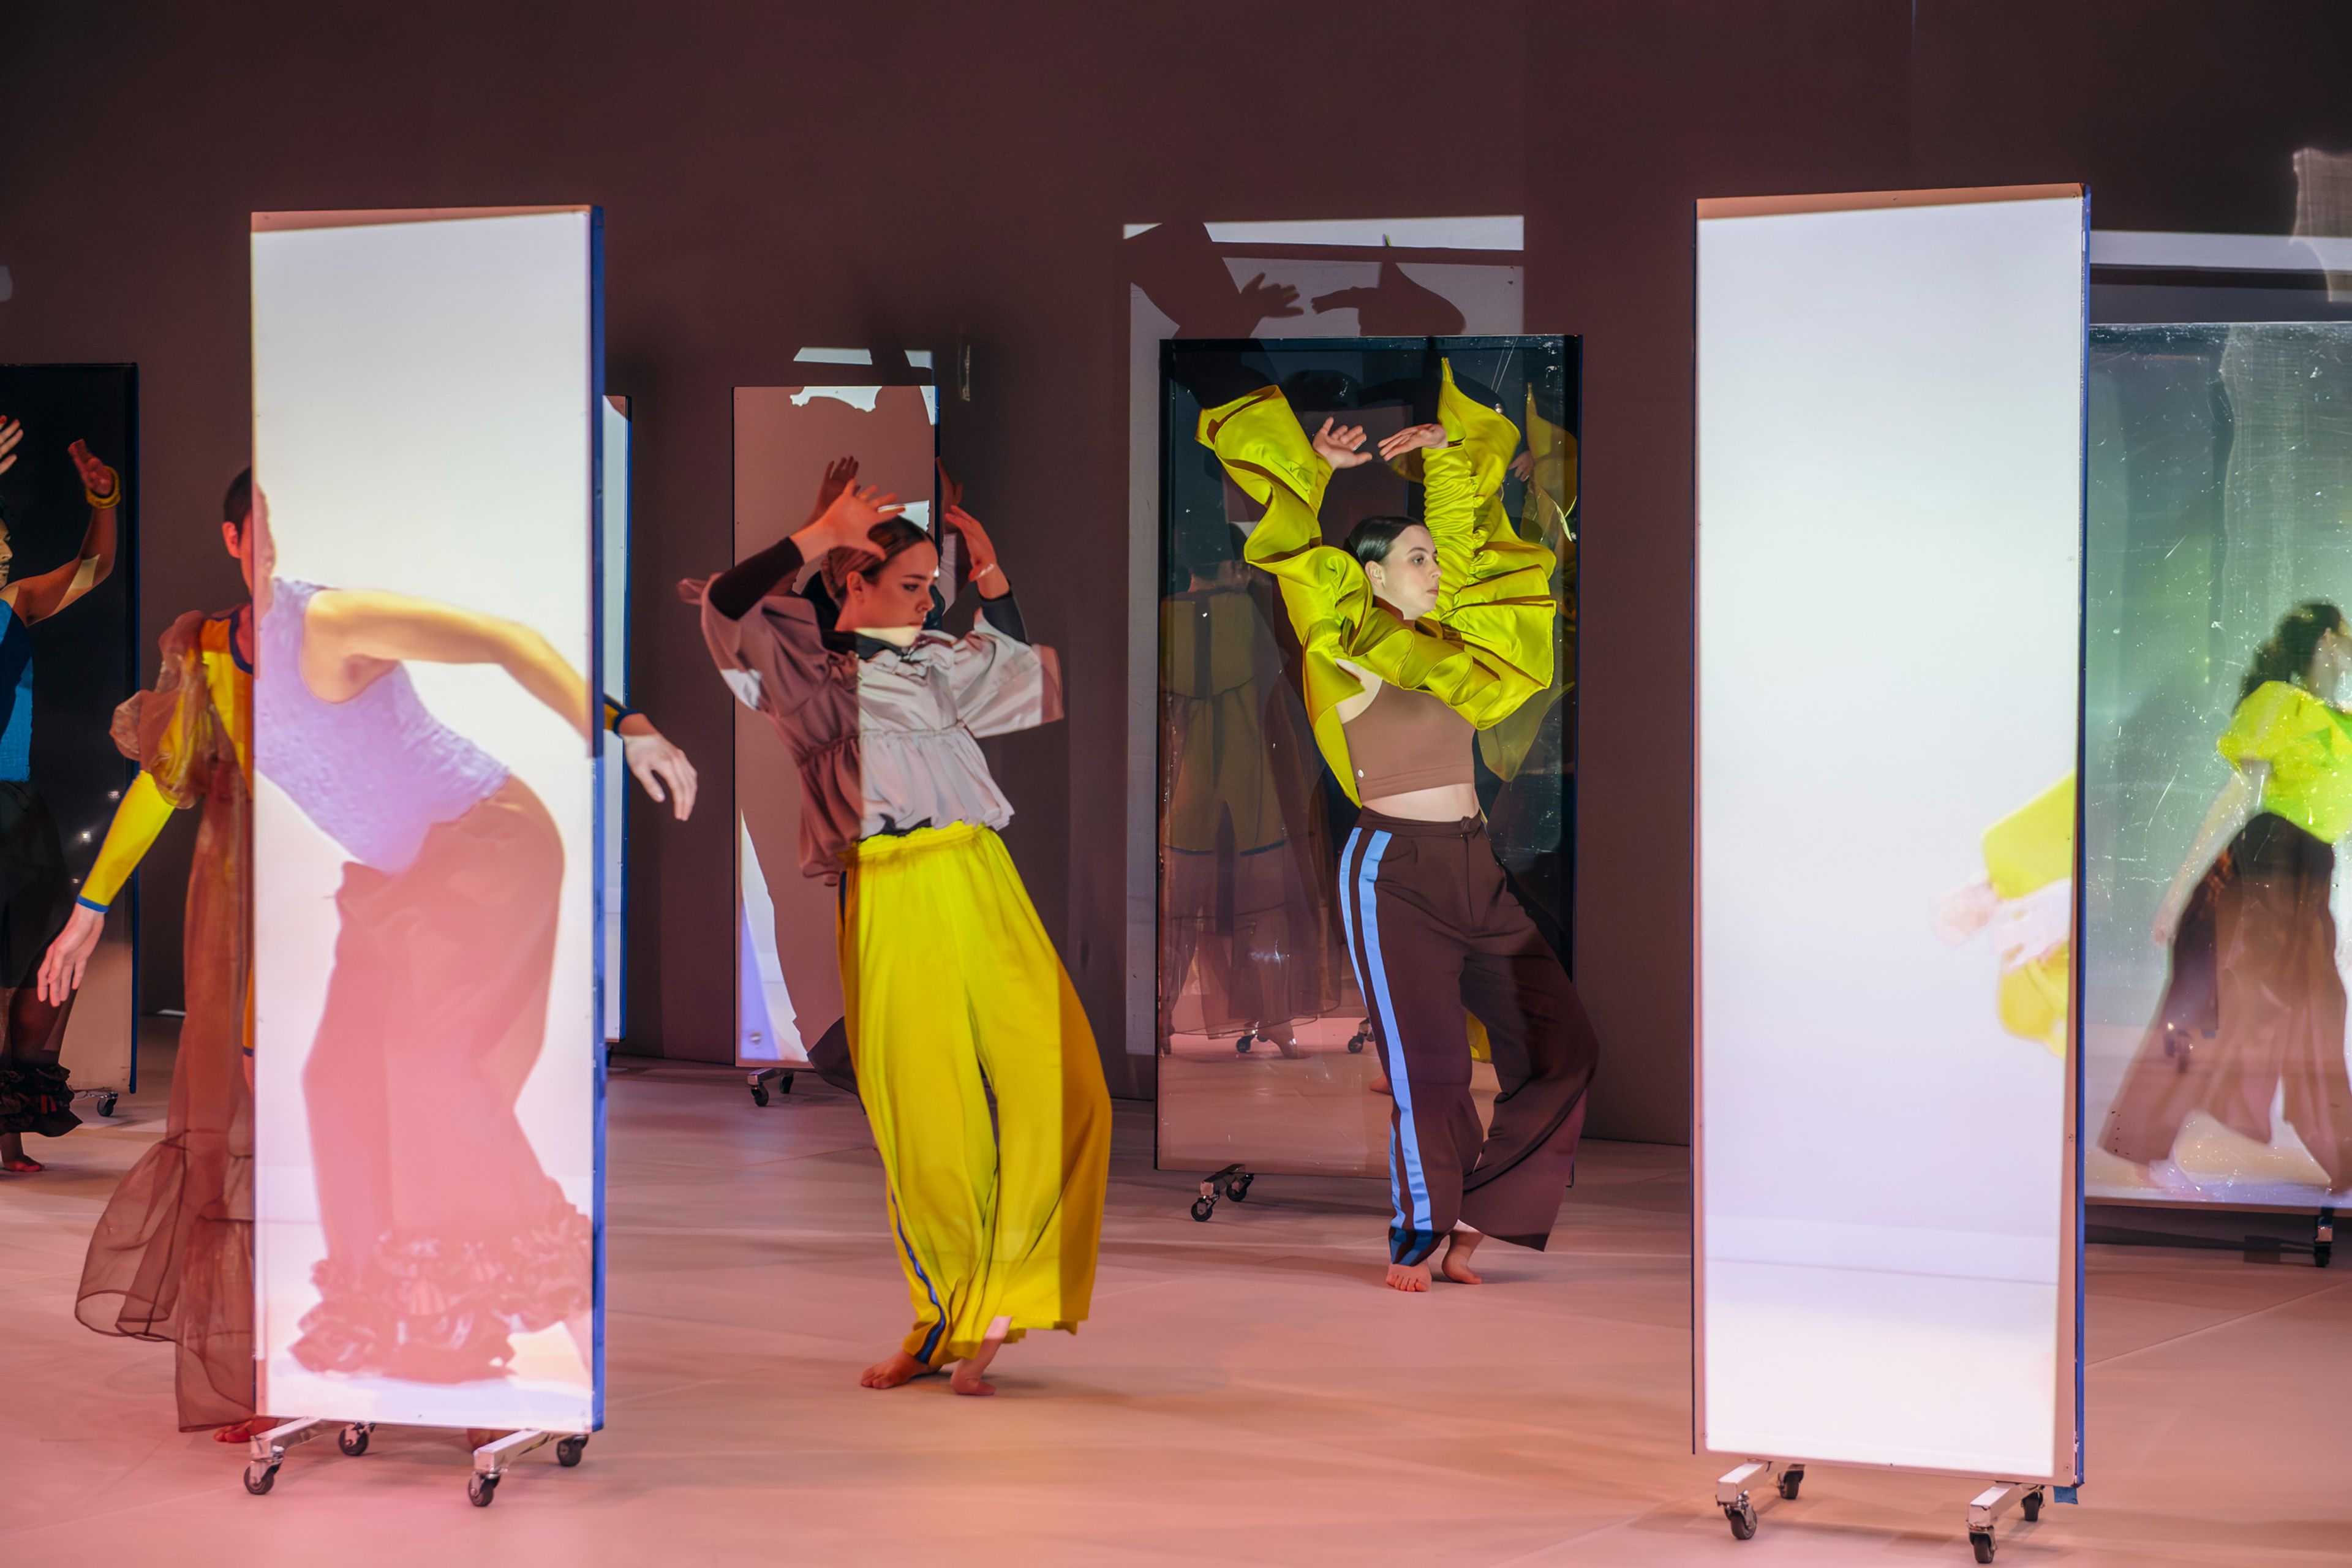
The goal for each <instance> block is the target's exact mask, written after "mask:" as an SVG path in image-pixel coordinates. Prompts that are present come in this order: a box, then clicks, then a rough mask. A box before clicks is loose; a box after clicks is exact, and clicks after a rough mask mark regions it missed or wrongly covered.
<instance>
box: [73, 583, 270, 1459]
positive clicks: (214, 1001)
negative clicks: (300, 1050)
mask: <svg viewBox="0 0 2352 1568" xmlns="http://www.w3.org/2000/svg"><path fill="white" fill-rule="evenodd" d="M228 634H229V626H228V623H227V622H226V620H222V619H214V620H210V621H208V620H207V618H206V617H205V616H202V615H199V614H191V615H187V616H182V617H181V618H180V619H179V620H178V621H177V622H176V623H175V624H174V625H173V627H172V629H171V630H170V631H169V632H167V633H165V634H164V637H163V668H162V671H161V673H160V674H159V676H158V677H157V679H156V683H155V689H153V690H152V691H142V692H141V693H139V694H138V695H137V696H134V697H132V698H131V700H129V701H128V702H125V703H124V704H123V705H122V706H121V708H120V709H118V710H116V712H115V717H114V727H113V733H114V741H115V744H116V745H118V746H119V747H121V749H122V751H123V752H124V754H125V755H127V756H130V757H131V759H132V760H134V761H136V762H137V763H140V765H141V766H142V767H143V768H144V769H145V770H146V771H147V773H148V774H149V776H150V777H152V779H153V780H154V782H155V784H156V785H157V787H158V788H160V789H161V790H162V791H163V795H164V797H165V798H166V799H168V800H170V801H171V802H172V804H173V805H175V806H178V807H180V808H182V809H188V808H191V807H194V808H199V809H201V810H202V812H203V814H204V815H203V819H202V821H201V823H200V824H199V826H198V827H197V830H196V852H195V859H194V864H193V865H192V866H191V867H190V868H189V872H188V905H187V935H186V964H185V969H186V980H185V986H186V1001H187V1017H186V1019H185V1020H184V1022H183V1023H182V1024H181V1026H180V1051H179V1058H178V1061H177V1063H176V1065H175V1066H174V1068H173V1074H172V1100H171V1108H170V1110H169V1111H168V1113H167V1115H166V1119H165V1121H164V1133H163V1141H162V1142H159V1143H157V1144H156V1145H155V1146H154V1147H153V1148H152V1149H150V1150H148V1151H147V1152H146V1153H145V1154H144V1155H142V1157H141V1158H140V1160H139V1163H137V1164H135V1165H133V1166H132V1167H131V1170H130V1172H129V1173H127V1174H125V1175H124V1177H123V1178H122V1184H121V1186H119V1187H117V1188H116V1189H115V1193H114V1196H113V1197H112V1198H111V1199H110V1200H109V1202H108V1204H107V1205H106V1212H105V1213H104V1215H101V1216H100V1219H99V1222H98V1229H97V1231H96V1232H95V1233H94V1234H93V1235H92V1236H91V1237H90V1241H89V1257H88V1258H87V1260H86V1261H85V1262H84V1264H83V1266H82V1277H81V1287H80V1289H79V1293H78V1299H77V1301H76V1304H75V1309H74V1312H75V1316H77V1317H78V1318H79V1319H80V1320H81V1321H82V1322H83V1323H84V1324H86V1325H88V1326H89V1327H90V1328H92V1329H95V1330H97V1331H99V1332H100V1333H105V1334H123V1335H127V1336H129V1337H130V1338H132V1339H141V1340H169V1341H171V1342H173V1343H175V1344H177V1345H178V1346H179V1354H178V1357H177V1373H176V1385H177V1394H178V1398H179V1413H180V1429H181V1430H182V1431H195V1430H198V1429H200V1428H203V1427H207V1426H223V1425H226V1424H227V1423H229V1422H233V1421H240V1420H243V1419H244V1418H245V1417H247V1416H248V1415H252V1414H253V1394H254V1381H253V1089H252V1085H251V1083H250V1081H249V1079H248V1068H247V1055H246V1053H247V1047H248V1044H249V1042H250V1041H251V1039H252V1023H253V1013H252V1006H253V992H252V973H253V972H252V956H251V947H250V943H251V932H252V929H253V928H252V900H253V796H252V790H251V785H250V783H249V781H248V779H247V774H246V769H245V765H244V763H243V762H242V760H241V759H240V757H239V754H238V746H237V740H238V738H239V737H241V736H243V735H245V734H247V732H248V731H249V730H250V726H251V713H252V706H251V704H252V684H251V680H250V678H249V677H247V675H246V674H245V673H244V672H243V671H241V670H237V669H236V668H235V666H234V664H233V663H232V662H230V660H231V655H230V652H229V643H228ZM208 664H210V665H212V666H213V667H214V669H215V672H219V671H224V670H225V671H226V672H227V673H228V675H229V679H227V680H226V682H225V683H224V684H225V687H226V689H228V690H231V691H233V692H234V693H235V699H236V711H234V712H232V713H227V714H224V713H223V712H221V711H220V710H219V706H218V704H217V703H216V702H215V688H214V684H213V682H212V681H211V680H208V679H207V669H206V667H207V665H208Z"/></svg>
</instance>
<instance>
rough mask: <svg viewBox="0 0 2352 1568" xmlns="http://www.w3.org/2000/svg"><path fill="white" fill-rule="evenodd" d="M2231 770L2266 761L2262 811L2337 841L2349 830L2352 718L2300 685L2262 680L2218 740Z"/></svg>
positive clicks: (2324, 840)
mask: <svg viewBox="0 0 2352 1568" xmlns="http://www.w3.org/2000/svg"><path fill="white" fill-rule="evenodd" d="M2216 744H2217V745H2218V746H2219V748H2220V750H2221V755H2222V756H2223V757H2224V758H2226V759H2227V760H2228V761H2229V763H2230V764H2231V766H2232V767H2235V766H2237V765H2238V764H2240V763H2269V764H2270V778H2269V780H2268V782H2266V783H2265V784H2263V810H2264V811H2267V812H2270V813H2272V814H2273V815H2274V816H2284V817H2285V818H2286V819H2287V820H2288V821H2289V822H2292V823H2294V825H2295V826H2297V827H2300V828H2302V829H2303V830H2304V831H2305V832H2306V833H2308V834H2310V835H2311V836H2312V837H2314V838H2316V839H2318V840H2319V841H2320V842H2321V843H2322V844H2333V843H2335V842H2336V840H2337V839H2339V838H2341V837H2344V836H2345V834H2346V833H2347V832H2352V714H2346V713H2343V712H2339V711H2338V710H2336V709H2334V708H2331V707H2329V706H2328V705H2327V704H2326V703H2325V702H2322V701H2321V700H2319V699H2318V698H2316V697H2314V696H2313V695H2312V694H2311V693H2310V692H2308V691H2305V690H2304V689H2303V688H2301V687H2299V686H2293V685H2290V684H2288V683H2287V682H2286V681H2284V680H2271V681H2265V682H2264V683H2263V684H2262V685H2260V686H2258V687H2256V688H2254V693H2253V695H2252V696H2251V697H2249V698H2247V699H2246V700H2244V701H2243V702H2241V703H2239V704H2238V710H2237V712H2235V713H2234V714H2232V715H2231V718H2230V727H2229V728H2228V729H2227V730H2224V731H2221V740H2220V741H2219V742H2216Z"/></svg>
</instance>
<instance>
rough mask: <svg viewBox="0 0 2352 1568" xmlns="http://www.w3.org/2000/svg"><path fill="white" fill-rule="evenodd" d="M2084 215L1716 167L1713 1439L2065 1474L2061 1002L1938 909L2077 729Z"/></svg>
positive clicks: (1703, 1274) (1707, 891)
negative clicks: (2017, 1018) (1809, 183)
mask: <svg viewBox="0 0 2352 1568" xmlns="http://www.w3.org/2000/svg"><path fill="white" fill-rule="evenodd" d="M2084 232H2085V211H2084V200H2083V197H2082V195H2081V193H2080V192H2079V190H2078V189H2077V188H2075V187H2072V186H2067V187H2054V188H2053V187H2035V188H2032V189H2030V190H2024V191H2008V192H2000V191H1990V192H1986V191H1980V192H1922V193H1908V194H1905V195H1897V196H1888V195H1876V196H1854V197H1822V198H1795V199H1788V200H1777V201H1761V202H1710V203H1703V204H1701V207H1700V215H1699V223H1698V271H1697V277H1698V326H1697V337H1698V432H1697V435H1698V467H1697V489H1698V493H1697V501H1698V524H1699V527H1698V562H1697V574H1698V576H1697V586H1698V633H1697V635H1698V649H1697V654H1698V767H1697V780H1696V784H1697V797H1698V798H1697V814H1696V815H1697V838H1698V842H1697V886H1696V898H1697V923H1698V945H1699V976H1698V995H1697V1021H1698V1040H1697V1061H1696V1074H1697V1107H1696V1128H1695V1137H1694V1142H1695V1151H1694V1152H1695V1155H1696V1168H1697V1171H1698V1199H1697V1210H1698V1213H1697V1254H1698V1279H1697V1284H1698V1289H1697V1297H1698V1300H1697V1324H1696V1333H1697V1338H1698V1345H1697V1356H1696V1362H1697V1381H1698V1387H1697V1389H1696V1427H1697V1440H1698V1446H1699V1447H1701V1448H1703V1449H1705V1450H1707V1451H1710V1452H1717V1453H1727V1454H1735V1455H1741V1456H1751V1457H1759V1458H1766V1457H1769V1458H1791V1459H1812V1460H1817V1461H1823V1462H1835V1461H1845V1462H1851V1463H1857V1464H1876V1465H1891V1466H1902V1467H1906V1468H1922V1469H1930V1470H1943V1471H1954V1472H1960V1473H1965V1474H1969V1475H1972V1476H1983V1477H1986V1478H1996V1477H1997V1478H2001V1479H2017V1480H2026V1479H2049V1480H2056V1481H2060V1482H2069V1481H2072V1480H2074V1479H2075V1477H2076V1472H2077V1466H2078V1460H2077V1427H2078V1406H2079V1401H2078V1394H2077V1374H2076V1365H2075V1355H2076V1340H2077V1324H2078V1321H2079V1296H2078V1289H2077V1281H2076V1277H2075V1257H2076V1252H2077V1234H2076V1232H2077V1222H2076V1195H2075V1194H2076V1172H2077V1169H2078V1156H2077V1152H2076V1150H2075V1146H2074V1126H2075V1118H2076V1105H2075V1091H2074V1081H2075V1071H2074V1053H2073V1051H2072V1049H2071V1041H2068V1040H2066V1039H2064V1038H2063V1037H2064V1034H2065V1026H2064V1025H2063V1021H2062V1022H2061V1023H2060V1024H2059V1025H2057V1026H2055V1027H2056V1028H2057V1030H2058V1033H2059V1035H2060V1037H2061V1038H2060V1041H2059V1044H2061V1045H2062V1046H2064V1047H2067V1048H2066V1049H2064V1050H2063V1051H2060V1050H2053V1048H2052V1047H2051V1046H2050V1045H2048V1044H2046V1043H2038V1042H2036V1041H2035V1040H2032V1039H2027V1038H2022V1037H2020V1036H2018V1035H2016V1034H2013V1033H2011V1032H2010V1031H2009V1030H2007V1029H2005V1028H2004V1026H2003V1018H2002V1015H2001V1014H2000V1011H1999V1005H1998V1000H1997V998H1998V996H1999V994H2000V991H1999V987H2000V983H2001V979H2002V973H2003V971H2002V960H2001V958H2000V956H1999V954H1998V952H1997V944H1996V942H1995V941H1994V940H1993V939H1992V936H1991V935H1990V934H1979V936H1978V937H1977V938H1976V939H1975V940H1973V941H1958V942H1954V941H1951V940H1947V938H1948V937H1949V936H1950V935H1951V934H1952V933H1951V932H1949V931H1948V932H1947V933H1946V936H1944V937H1939V934H1938V931H1937V917H1938V914H1939V912H1947V911H1948V910H1950V909H1951V908H1953V907H1954V906H1953V905H1952V900H1953V898H1954V896H1955V889H1963V888H1965V887H1967V886H1968V885H1969V884H1970V883H1971V882H1972V881H1974V880H1976V879H1981V878H1983V877H1985V876H1986V874H1987V858H1986V854H1987V851H1986V845H1985V835H1986V832H1987V830H1988V829H1989V828H1991V827H1993V826H1995V825H1996V824H1998V823H2001V822H2003V821H2004V820H2006V819H2010V818H2011V817H2012V815H2013V814H2015V813H2016V812H2017V811H2018V810H2019V808H2020V807H2021V806H2024V805H2027V803H2029V802H2032V801H2033V800H2035V799H2036V798H2037V797H2039V796H2041V795H2043V794H2044V792H2046V791H2049V790H2050V789H2051V788H2052V787H2053V785H2057V784H2061V783H2062V782H2063V781H2064V780H2066V779H2067V778H2068V777H2069V776H2070V775H2071V774H2072V773H2073V771H2074V766H2075V758H2076V752H2077V742H2078V721H2077V714H2078V711H2079V707H2080V699H2079V669H2080V651H2079V650H2080V641H2081V594H2082V586H2081V584H2082V560H2081V543H2082V515H2083V514H2082V508H2083V447H2082V440H2083V437H2082V428H2083V426H2082V408H2083V377H2084V342H2085V316H2084ZM2068 852H2069V851H2068V850H2067V848H2066V847H2065V846H2064V844H2063V842H2062V844H2061V846H2060V848H2059V850H2058V851H2057V853H2058V854H2059V855H2060V856H2062V857H2063V856H2064V855H2065V854H2067V853H2068ZM2053 899H2054V900H2055V902H2054V905H2053V902H2052V900H2053ZM2071 906H2072V878H2071V873H2070V874H2069V876H2068V878H2067V879H2066V882H2065V885H2064V886H2063V887H2060V888H2058V889H2056V890H2055V892H2054V893H2052V892H2049V891H2047V890H2045V891H2044V892H2043V893H2042V908H2043V910H2044V911H2045V915H2046V911H2047V910H2049V909H2051V908H2054V909H2055V910H2056V911H2057V912H2056V915H2055V919H2056V922H2057V923H2056V926H2055V928H2054V930H2055V932H2056V934H2057V936H2058V937H2059V938H2062V939H2063V936H2064V935H2065V933H2066V931H2067V929H2068V927H2067V919H2068V915H2069V913H2070V911H2071ZM2009 912H2011V913H2016V912H2018V911H2017V910H2010V911H2009ZM2060 962H2061V963H2062V964H2063V957H2062V959H2061V961H2060ZM2059 984H2060V992H2061V1001H2060V1004H2059V1009H2058V1012H2059V1016H2060V1017H2061V1018H2062V1020H2063V1017H2065V1016H2071V1007H2070V1006H2069V1005H2067V1003H2066V1002H2065V1001H2064V995H2063V994H2064V982H2063V978H2062V980H2061V981H2060V983H2059Z"/></svg>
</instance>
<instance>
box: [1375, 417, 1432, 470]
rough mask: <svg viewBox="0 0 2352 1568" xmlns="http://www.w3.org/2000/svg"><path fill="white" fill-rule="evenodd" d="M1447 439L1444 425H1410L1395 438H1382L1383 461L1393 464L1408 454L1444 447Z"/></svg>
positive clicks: (1394, 436)
mask: <svg viewBox="0 0 2352 1568" xmlns="http://www.w3.org/2000/svg"><path fill="white" fill-rule="evenodd" d="M1445 439H1446V437H1445V426H1443V425H1408V426H1405V427H1404V428H1403V429H1402V430H1400V431H1398V432H1397V433H1396V434H1395V435H1393V436H1383V437H1381V461H1382V462H1388V463H1392V462H1394V461H1396V460H1397V459H1398V458H1402V457H1403V456H1404V455H1405V454H1406V453H1407V452H1415V451H1419V450H1420V449H1422V448H1423V447H1443V446H1444V445H1445Z"/></svg>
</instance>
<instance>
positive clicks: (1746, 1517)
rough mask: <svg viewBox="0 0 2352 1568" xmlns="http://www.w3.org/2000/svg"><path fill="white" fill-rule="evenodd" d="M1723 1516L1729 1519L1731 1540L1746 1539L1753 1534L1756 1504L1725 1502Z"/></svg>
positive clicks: (1754, 1532)
mask: <svg viewBox="0 0 2352 1568" xmlns="http://www.w3.org/2000/svg"><path fill="white" fill-rule="evenodd" d="M1723 1517H1724V1518H1725V1519H1726V1520H1727V1521H1730V1524H1731V1539H1732V1540H1734V1541H1748V1540H1750V1539H1752V1538H1753V1537H1754V1536H1755V1534H1756V1506H1755V1505H1754V1504H1753V1503H1745V1502H1735V1503H1727V1504H1725V1505H1724V1510H1723Z"/></svg>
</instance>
